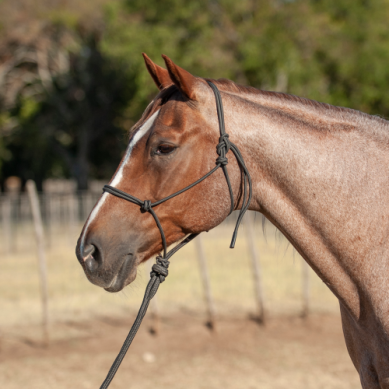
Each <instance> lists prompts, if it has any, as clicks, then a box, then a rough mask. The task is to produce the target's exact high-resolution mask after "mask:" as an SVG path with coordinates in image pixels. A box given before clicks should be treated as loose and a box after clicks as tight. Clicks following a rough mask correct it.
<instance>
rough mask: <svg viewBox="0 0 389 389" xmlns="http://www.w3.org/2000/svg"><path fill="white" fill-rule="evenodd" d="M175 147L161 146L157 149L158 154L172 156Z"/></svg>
mask: <svg viewBox="0 0 389 389" xmlns="http://www.w3.org/2000/svg"><path fill="white" fill-rule="evenodd" d="M174 149H175V147H174V146H173V145H163V144H162V145H159V146H158V148H157V154H170V153H171V152H172V151H173V150H174Z"/></svg>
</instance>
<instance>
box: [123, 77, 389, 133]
mask: <svg viewBox="0 0 389 389" xmlns="http://www.w3.org/2000/svg"><path fill="white" fill-rule="evenodd" d="M206 80H209V81H212V82H213V83H214V84H215V85H216V86H217V87H218V88H219V89H220V90H221V91H223V92H227V93H230V94H233V95H236V96H239V97H245V96H246V97H247V98H249V99H250V97H251V99H253V98H254V99H259V100H264V101H267V102H270V103H271V104H272V105H276V106H279V107H280V108H282V107H284V108H287V109H289V110H293V111H296V110H297V109H298V108H299V107H301V105H302V106H304V107H305V109H306V110H308V111H312V113H313V114H318V113H319V114H321V115H324V116H327V117H328V118H330V119H331V120H333V119H335V120H337V121H340V122H344V123H352V124H353V125H357V127H361V128H365V127H366V125H368V124H369V125H371V124H372V121H373V122H375V124H376V125H378V127H380V128H383V129H384V130H385V131H388V130H389V121H387V120H385V119H383V118H381V117H379V116H373V115H369V114H367V113H364V112H360V111H357V110H354V109H351V108H345V107H338V106H335V105H331V104H327V103H320V102H318V101H315V100H311V99H307V98H305V97H298V96H295V95H291V94H287V93H281V92H273V91H265V90H261V89H256V88H253V87H251V86H242V85H239V84H236V83H235V82H233V81H230V80H227V79H225V78H221V79H218V80H213V79H206ZM173 97H174V98H175V99H177V100H182V101H185V102H186V103H187V104H188V105H189V106H191V107H192V108H193V104H192V102H191V101H188V100H186V99H184V98H183V96H182V95H181V93H180V91H179V89H178V88H177V87H176V86H175V85H170V86H168V87H166V88H164V89H162V90H161V91H160V92H159V93H158V95H157V96H156V97H155V98H154V100H152V101H151V102H150V104H149V105H148V106H147V108H146V109H145V111H144V113H143V115H142V117H141V119H140V120H139V121H138V122H137V123H136V124H135V125H134V126H133V127H132V128H131V129H130V130H129V136H130V137H131V136H132V135H133V133H134V132H135V131H136V130H137V129H138V128H139V127H141V126H142V124H143V123H144V122H145V120H146V118H147V117H149V116H150V113H151V112H152V111H154V110H156V108H157V107H161V106H162V105H164V104H165V103H166V102H167V101H169V100H170V99H171V98H173Z"/></svg>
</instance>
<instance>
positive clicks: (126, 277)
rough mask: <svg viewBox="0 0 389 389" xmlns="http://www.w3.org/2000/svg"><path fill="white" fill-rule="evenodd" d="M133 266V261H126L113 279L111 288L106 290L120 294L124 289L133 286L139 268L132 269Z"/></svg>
mask: <svg viewBox="0 0 389 389" xmlns="http://www.w3.org/2000/svg"><path fill="white" fill-rule="evenodd" d="M131 265H133V262H132V261H130V260H129V259H128V260H127V261H125V262H124V263H123V265H122V267H121V268H120V270H119V271H118V273H117V274H116V275H115V276H114V277H113V279H112V281H111V283H110V284H109V286H108V287H105V288H104V289H105V290H106V291H107V292H110V293H116V292H120V291H121V290H122V289H123V288H124V287H126V286H127V285H129V284H131V282H133V281H134V280H135V278H136V275H137V268H136V267H133V268H132V269H131V268H130V266H131Z"/></svg>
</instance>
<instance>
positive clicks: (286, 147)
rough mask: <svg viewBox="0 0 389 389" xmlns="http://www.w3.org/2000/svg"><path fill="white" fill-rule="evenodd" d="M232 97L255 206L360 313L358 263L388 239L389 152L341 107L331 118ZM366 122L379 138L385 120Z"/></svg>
mask: <svg viewBox="0 0 389 389" xmlns="http://www.w3.org/2000/svg"><path fill="white" fill-rule="evenodd" d="M226 100H227V106H226V108H225V112H226V124H227V132H230V133H231V134H232V138H233V140H234V141H236V142H237V143H238V146H239V147H240V149H241V151H242V153H243V155H244V158H245V160H246V165H247V166H248V169H249V171H250V174H251V175H252V179H253V189H254V198H253V202H252V206H251V209H253V210H256V211H259V212H262V213H263V214H264V215H265V216H267V217H268V218H269V219H270V220H271V221H272V222H273V223H274V224H275V225H276V226H277V227H278V228H279V229H280V230H281V231H282V232H283V233H284V234H285V235H286V237H287V238H288V239H289V240H290V241H291V243H292V244H293V246H294V247H295V248H296V249H297V250H298V251H299V252H300V254H301V255H302V256H303V257H304V258H305V259H306V260H307V261H308V262H309V263H310V265H311V266H312V267H313V269H314V270H315V271H316V272H317V273H318V274H319V276H320V277H321V278H322V279H323V281H324V282H325V283H327V284H328V286H329V287H330V288H331V289H332V290H333V291H334V293H335V294H336V295H337V297H338V298H340V299H341V300H342V301H343V302H344V303H345V305H346V306H347V307H348V308H349V309H350V310H351V311H352V312H353V314H354V315H355V316H358V315H359V297H358V293H357V286H356V284H357V283H358V281H359V280H358V277H359V276H360V272H358V266H362V262H363V261H364V260H366V256H369V255H370V251H371V248H372V247H373V246H374V245H376V244H377V241H379V240H382V238H383V236H382V231H383V229H382V224H381V225H380V224H379V223H377V220H378V219H380V220H382V206H383V204H385V205H386V209H387V210H386V209H385V211H384V213H385V220H384V223H388V222H387V220H389V193H388V190H387V188H388V179H387V177H389V170H388V167H389V153H388V152H387V151H386V150H385V149H383V148H382V147H381V146H380V144H379V142H375V141H374V140H372V139H371V138H370V137H369V136H368V135H366V136H365V137H364V135H363V131H360V128H357V129H356V126H357V125H360V123H358V120H357V119H358V118H356V120H355V121H354V122H353V120H352V119H353V118H352V112H349V113H347V111H345V113H344V115H343V116H342V115H338V114H337V113H336V112H335V111H336V108H333V109H334V114H333V115H331V112H330V109H329V110H322V111H321V110H320V109H316V110H315V107H306V106H304V104H301V106H300V107H299V106H298V104H296V107H295V110H294V111H293V110H291V109H290V105H288V104H284V105H283V104H282V101H279V102H277V101H275V100H274V98H273V99H271V100H269V102H268V104H267V103H266V99H262V101H260V102H259V101H258V97H257V98H256V99H255V98H253V101H247V99H242V98H239V97H236V98H235V97H230V98H229V99H228V98H227V99H226ZM319 108H320V107H319ZM347 115H349V117H347ZM345 116H346V120H345V118H344V117H345ZM362 116H363V115H362ZM363 118H364V120H361V123H364V125H366V126H367V128H366V134H373V133H374V132H375V129H374V128H373V127H374V126H375V125H376V126H378V124H379V121H378V122H377V121H376V120H374V119H372V121H371V123H370V124H369V120H368V119H367V118H366V117H363ZM377 123H378V124H377ZM377 131H378V129H377ZM378 132H380V134H381V136H384V135H382V134H383V132H382V128H379V131H378ZM383 170H385V172H383ZM372 188H374V190H373V193H372ZM378 200H379V201H378ZM366 224H367V225H369V229H370V230H369V231H367V230H366V228H365V227H366Z"/></svg>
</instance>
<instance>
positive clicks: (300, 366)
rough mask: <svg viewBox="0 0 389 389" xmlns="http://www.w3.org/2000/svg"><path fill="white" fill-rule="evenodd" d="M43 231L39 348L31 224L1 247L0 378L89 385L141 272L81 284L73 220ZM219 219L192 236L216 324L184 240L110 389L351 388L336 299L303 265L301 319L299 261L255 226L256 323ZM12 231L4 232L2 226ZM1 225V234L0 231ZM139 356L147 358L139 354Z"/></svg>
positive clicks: (12, 382)
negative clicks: (304, 312)
mask: <svg viewBox="0 0 389 389" xmlns="http://www.w3.org/2000/svg"><path fill="white" fill-rule="evenodd" d="M70 227H71V226H66V225H63V226H61V227H57V228H56V229H54V231H52V234H51V235H52V236H51V239H50V241H51V247H50V248H48V249H47V254H48V274H49V291H50V316H51V327H50V338H51V339H50V345H49V347H48V348H46V349H45V348H42V347H41V345H40V344H41V343H40V339H41V328H40V326H39V321H40V304H39V283H38V271H37V261H36V254H35V244H34V240H33V234H32V230H31V226H28V225H25V226H23V227H19V228H18V230H17V231H16V232H17V234H16V238H17V239H16V241H15V248H16V249H17V250H16V252H14V253H13V254H12V255H9V256H2V258H1V261H0V304H1V307H2V314H1V316H0V383H1V385H0V386H1V387H3V386H4V387H6V388H8V389H22V388H26V387H28V388H31V389H35V388H36V389H46V388H47V389H49V388H56V389H62V388H63V389H65V388H69V387H77V388H85V389H92V388H96V387H99V385H100V384H101V382H102V380H103V379H104V376H105V374H106V372H107V371H108V368H109V366H110V364H111V363H112V361H113V359H114V358H115V356H116V353H117V351H118V350H119V348H120V346H121V343H122V342H123V339H124V337H125V335H126V333H127V331H128V329H129V327H130V325H131V323H132V321H133V320H134V316H135V313H136V311H137V309H138V307H139V304H140V301H141V299H142V297H143V292H144V288H145V285H146V282H147V280H148V275H147V274H148V268H149V265H148V264H146V265H144V266H142V268H141V269H140V272H139V276H138V278H137V280H136V281H135V282H134V283H133V284H132V285H130V286H129V287H127V288H126V289H125V291H123V292H121V293H118V294H109V293H106V292H105V291H104V290H101V289H100V288H97V287H95V286H93V285H91V284H90V283H89V282H88V281H87V279H86V278H85V275H84V274H83V272H82V269H81V267H80V265H79V264H78V262H77V260H76V258H75V254H74V245H75V242H76V235H77V231H75V230H77V229H79V228H80V226H78V227H77V228H76V229H74V228H70ZM232 229H233V226H232V225H231V224H229V225H228V224H225V225H222V226H220V227H219V228H217V229H215V230H214V231H212V232H210V233H208V234H205V235H204V245H205V249H206V255H207V257H208V266H209V273H210V278H211V283H212V292H213V295H214V299H215V303H216V308H217V311H218V315H219V319H218V321H217V333H216V334H212V333H211V332H210V331H209V330H208V329H207V328H206V327H205V326H204V325H203V324H204V313H205V305H204V300H203V292H202V287H201V280H200V275H199V271H198V264H197V261H196V252H195V247H194V244H189V245H188V246H187V247H185V248H184V249H183V250H182V251H180V252H179V253H178V254H177V255H176V256H174V258H173V260H172V264H171V267H170V274H169V277H168V279H167V281H166V282H165V283H164V284H162V286H161V288H160V290H159V292H158V295H157V298H158V307H159V310H160V313H161V322H160V334H159V336H157V337H155V336H152V335H150V333H149V332H148V328H149V326H150V324H151V318H150V316H146V319H145V323H144V324H143V325H142V327H141V329H140V331H139V334H138V336H137V337H136V339H135V341H134V344H133V346H132V347H131V349H130V351H129V353H128V355H127V356H126V358H125V360H124V362H123V366H122V367H121V369H120V371H119V373H118V375H117V377H115V379H114V381H113V384H112V389H115V388H126V387H131V388H137V389H148V388H154V387H159V388H162V389H163V388H166V389H167V388H169V389H181V388H183V387H185V388H188V389H191V388H193V389H194V388H207V389H208V388H212V389H219V388H220V389H222V388H223V389H235V388H240V387H243V388H251V389H254V388H255V389H256V388H258V389H259V388H261V389H266V388H269V389H270V388H271V389H275V388H278V389H306V388H319V389H321V388H322V389H351V388H355V387H359V379H358V375H357V373H356V371H355V369H354V367H353V366H352V363H351V361H350V359H349V356H348V354H347V351H346V347H345V345H344V340H343V335H342V330H341V326H340V320H339V313H338V305H337V301H336V299H335V298H334V297H333V296H332V295H331V293H330V292H329V291H328V290H327V289H326V287H325V286H324V284H323V283H322V282H321V281H320V280H319V279H318V278H317V277H316V276H315V275H314V274H313V273H311V296H312V299H311V305H312V314H311V315H310V316H309V318H308V319H305V320H303V319H301V318H300V317H299V316H300V313H301V308H302V298H301V290H302V288H301V283H302V279H301V275H302V268H301V258H300V257H299V256H298V255H297V254H293V251H292V249H291V248H288V249H287V244H286V242H285V240H284V239H283V238H281V237H277V235H276V231H275V229H274V228H272V227H270V226H269V228H268V232H267V234H266V236H267V242H266V241H265V239H264V238H263V233H262V229H261V227H260V226H259V225H256V236H258V240H257V242H256V243H257V248H258V250H259V252H260V257H261V265H262V268H263V278H264V289H265V293H266V305H267V311H268V318H269V319H268V321H267V324H266V326H259V325H258V324H256V323H254V322H253V321H252V320H248V317H249V315H252V314H253V313H254V312H255V299H254V292H253V282H252V273H251V267H250V257H249V254H248V250H247V247H246V241H245V230H244V228H243V229H241V231H240V237H239V239H238V242H237V247H236V249H235V250H230V249H229V248H228V246H229V238H230V234H231V233H232ZM14 232H15V231H14ZM0 233H1V231H0ZM150 355H151V357H152V358H151V359H150Z"/></svg>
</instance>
